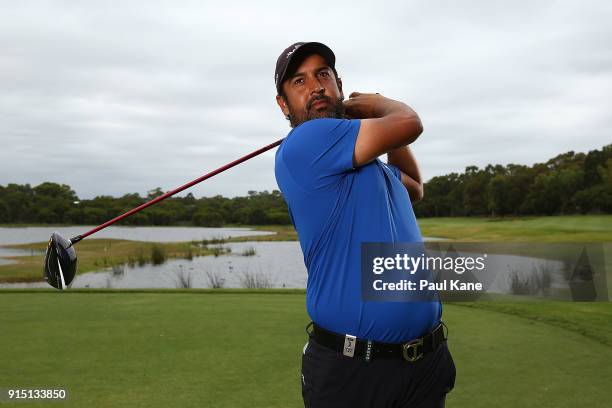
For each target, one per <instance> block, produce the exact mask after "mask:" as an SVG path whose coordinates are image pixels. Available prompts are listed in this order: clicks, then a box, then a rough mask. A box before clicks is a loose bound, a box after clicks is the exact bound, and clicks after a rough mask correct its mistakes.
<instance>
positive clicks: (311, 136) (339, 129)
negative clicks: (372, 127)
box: [282, 118, 361, 190]
mask: <svg viewBox="0 0 612 408" xmlns="http://www.w3.org/2000/svg"><path fill="white" fill-rule="evenodd" d="M360 124H361V121H360V120H349V119H329V118H325V119H313V120H309V121H306V122H304V123H302V124H301V125H299V126H298V127H297V128H295V129H294V130H293V131H292V132H291V133H289V135H288V136H287V138H286V140H285V142H284V143H283V146H282V160H283V162H284V164H285V166H286V167H287V169H288V171H289V173H290V174H291V176H292V178H293V179H294V180H295V181H296V182H297V183H298V184H299V185H300V186H302V188H305V189H307V190H318V189H325V188H328V187H330V186H332V185H334V184H335V181H337V179H338V178H339V177H342V176H343V175H344V174H346V173H347V172H350V171H352V170H353V152H354V150H355V142H356V140H357V135H358V134H359V126H360Z"/></svg>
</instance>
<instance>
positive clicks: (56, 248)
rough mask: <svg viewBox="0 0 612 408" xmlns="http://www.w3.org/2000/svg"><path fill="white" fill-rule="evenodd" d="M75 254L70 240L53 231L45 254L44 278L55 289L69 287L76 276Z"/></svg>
mask: <svg viewBox="0 0 612 408" xmlns="http://www.w3.org/2000/svg"><path fill="white" fill-rule="evenodd" d="M76 268H77V256H76V251H75V250H74V246H73V245H72V242H70V240H68V239H66V238H64V237H62V236H61V235H60V233H59V232H57V231H56V232H54V233H53V234H52V235H51V239H49V245H48V246H47V253H46V254H45V273H44V278H45V280H46V281H47V283H48V284H49V285H51V286H53V287H54V288H56V289H60V290H63V289H66V288H69V287H70V285H71V284H72V281H73V280H74V277H75V276H76V270H77V269H76Z"/></svg>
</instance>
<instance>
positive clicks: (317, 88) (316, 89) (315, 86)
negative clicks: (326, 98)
mask: <svg viewBox="0 0 612 408" xmlns="http://www.w3.org/2000/svg"><path fill="white" fill-rule="evenodd" d="M310 93H311V94H316V93H318V94H322V93H325V87H324V86H323V85H322V84H321V81H319V78H316V77H315V78H313V80H312V88H311V91H310Z"/></svg>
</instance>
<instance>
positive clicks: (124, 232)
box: [0, 226, 274, 256]
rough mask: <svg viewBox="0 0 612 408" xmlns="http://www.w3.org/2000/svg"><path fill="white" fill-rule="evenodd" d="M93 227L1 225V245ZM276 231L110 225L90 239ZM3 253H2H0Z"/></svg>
mask: <svg viewBox="0 0 612 408" xmlns="http://www.w3.org/2000/svg"><path fill="white" fill-rule="evenodd" d="M93 228H94V227H93V226H76V227H18V228H6V227H0V247H2V246H3V245H13V244H28V243H32V242H47V241H48V240H49V237H51V234H52V233H53V232H54V231H58V232H59V233H60V234H62V236H64V237H66V238H72V237H74V236H76V235H79V234H82V233H84V232H86V231H89V230H91V229H93ZM270 234H274V233H273V232H267V231H253V230H251V229H249V228H205V227H107V228H105V229H103V230H101V231H99V232H96V233H95V234H93V235H91V238H94V239H95V238H113V239H127V240H132V241H147V242H184V241H192V240H198V241H200V240H203V239H214V238H229V237H246V236H253V235H270ZM0 256H1V255H0Z"/></svg>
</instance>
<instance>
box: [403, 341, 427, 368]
mask: <svg viewBox="0 0 612 408" xmlns="http://www.w3.org/2000/svg"><path fill="white" fill-rule="evenodd" d="M419 346H420V347H421V349H420V351H419ZM402 355H403V356H404V360H406V361H410V362H411V363H412V362H415V361H417V360H420V359H421V358H422V357H423V339H422V338H420V339H416V340H412V341H409V342H408V343H404V344H402Z"/></svg>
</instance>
